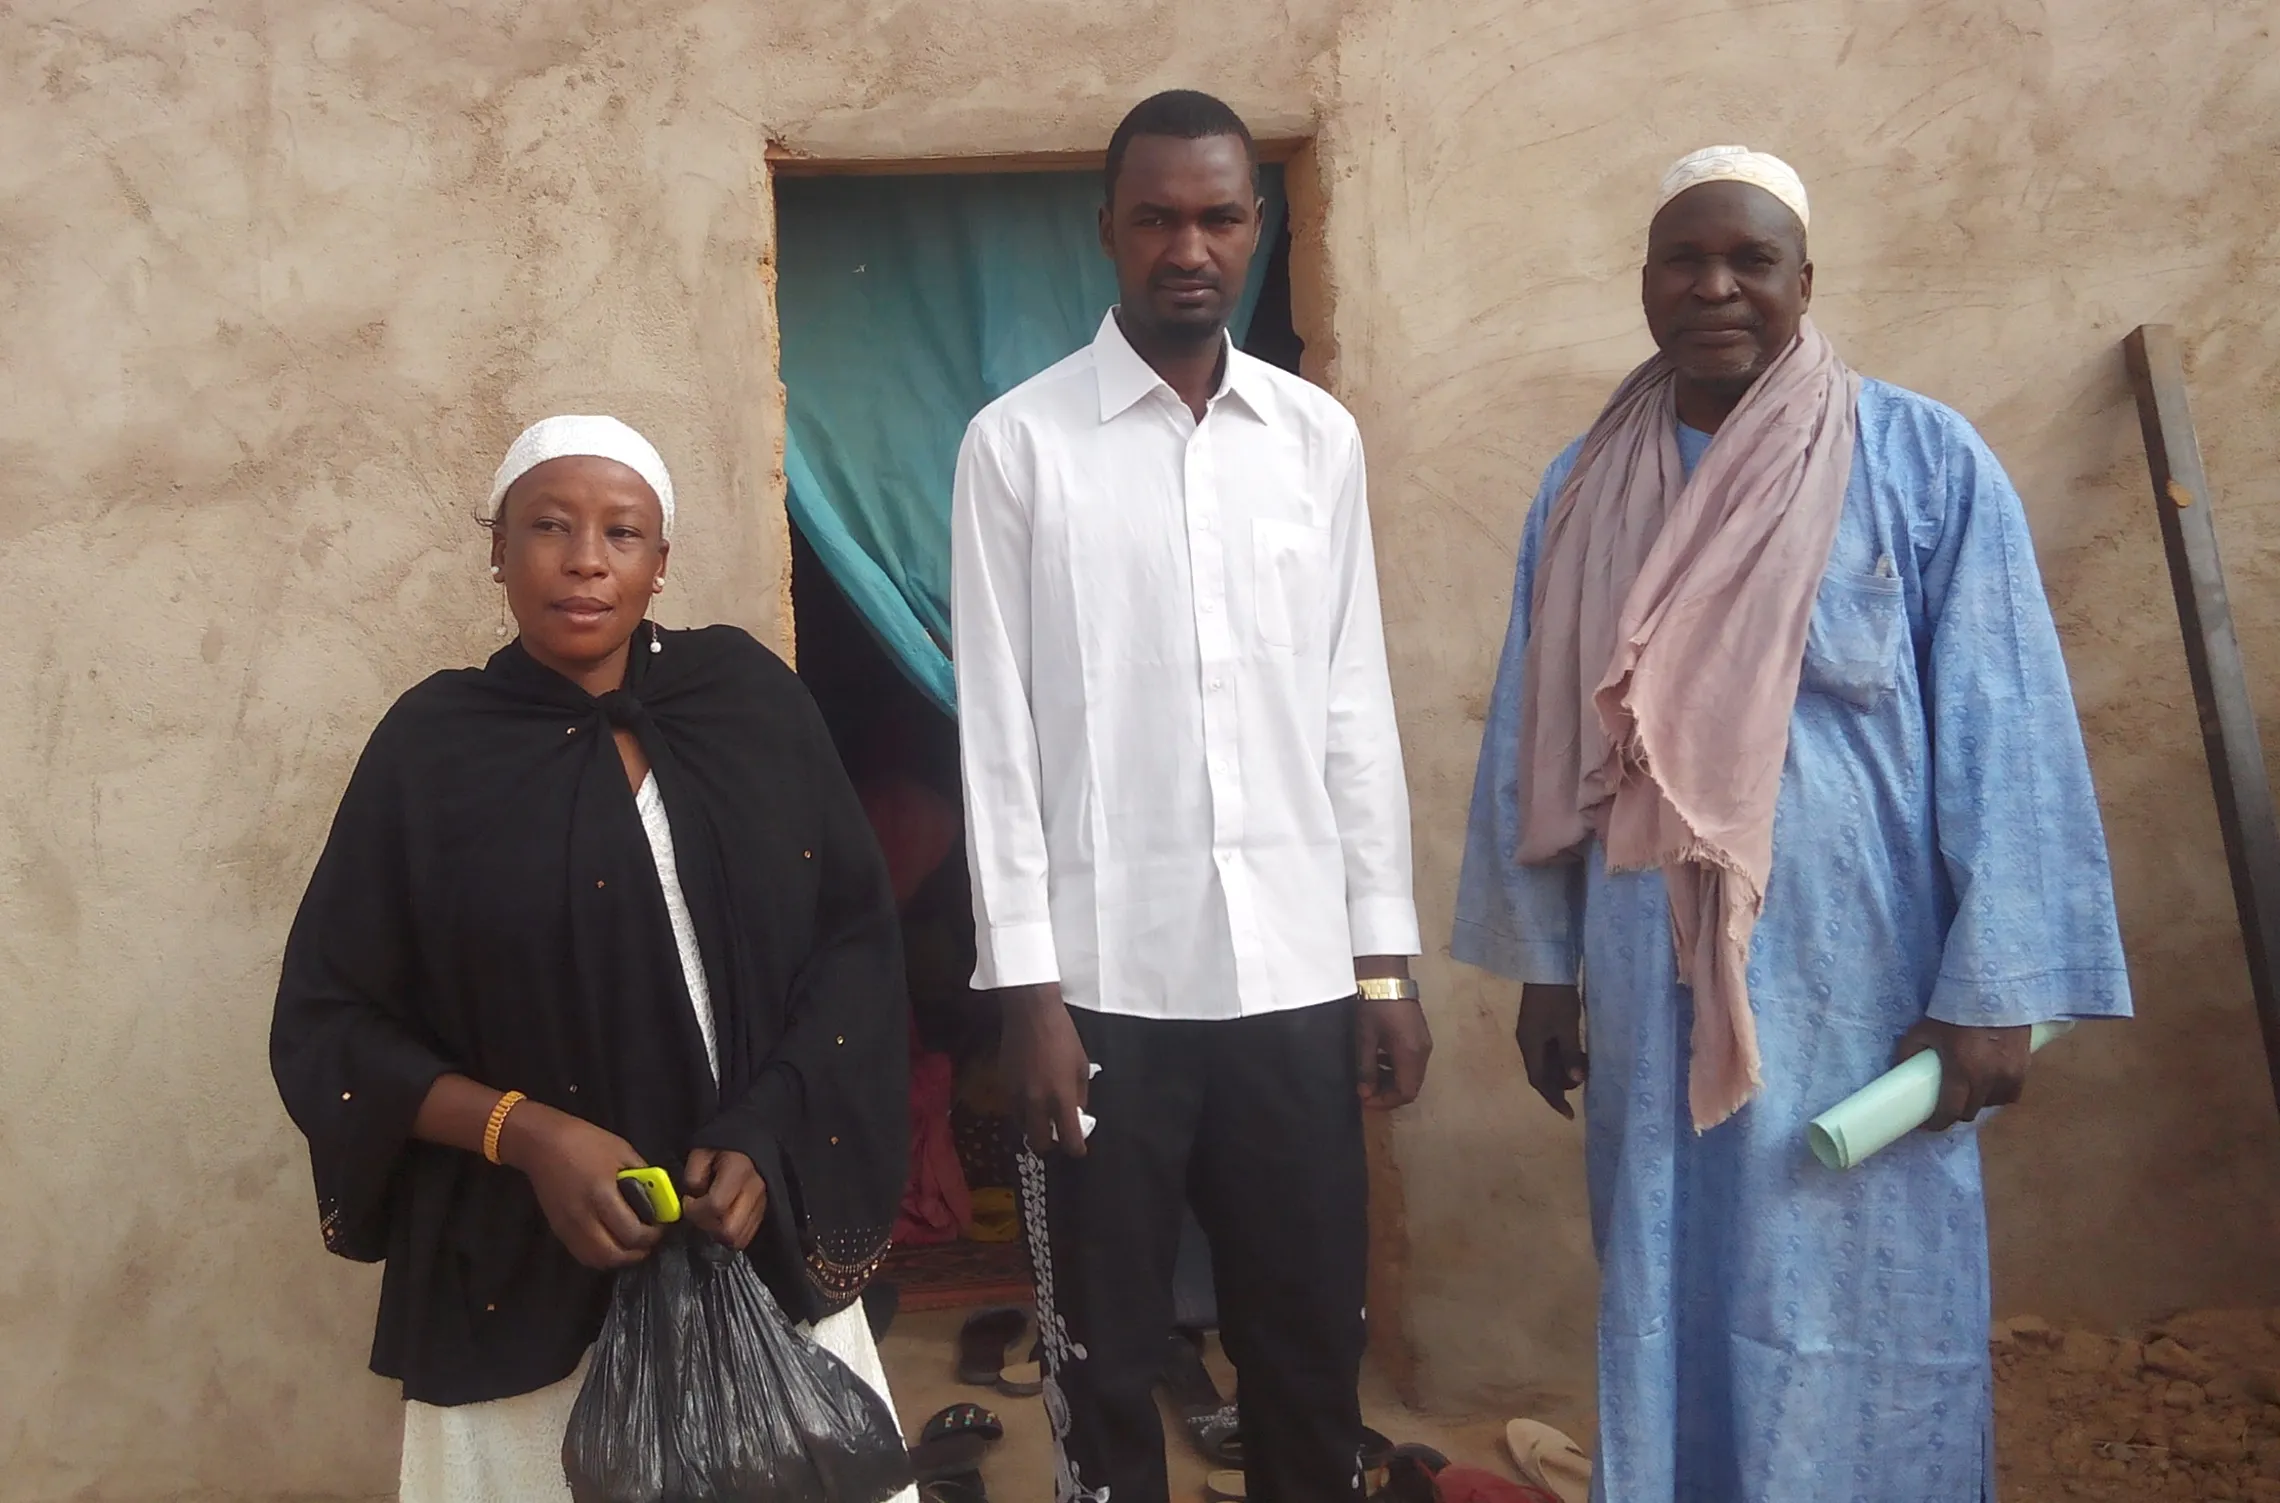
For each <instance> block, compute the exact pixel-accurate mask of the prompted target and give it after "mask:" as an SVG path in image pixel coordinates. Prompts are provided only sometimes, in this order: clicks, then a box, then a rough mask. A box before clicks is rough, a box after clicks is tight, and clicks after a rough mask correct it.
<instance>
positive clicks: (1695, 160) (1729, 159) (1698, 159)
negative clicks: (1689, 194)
mask: <svg viewBox="0 0 2280 1503" xmlns="http://www.w3.org/2000/svg"><path fill="white" fill-rule="evenodd" d="M1704 183H1748V184H1749V185H1750V186H1751V187H1753V188H1763V189H1764V190H1765V191H1766V192H1768V193H1770V194H1772V195H1773V196H1774V197H1775V198H1778V199H1780V200H1781V201H1782V203H1783V204H1784V205H1786V206H1787V207H1788V209H1789V212H1790V213H1792V214H1795V215H1796V216H1797V222H1798V223H1799V224H1801V225H1805V226H1807V227H1810V226H1811V225H1812V223H1813V215H1812V211H1811V210H1810V208H1808V207H1807V205H1806V202H1805V180H1804V179H1803V178H1801V177H1799V176H1798V175H1797V169H1795V168H1794V167H1791V166H1790V165H1789V164H1788V163H1787V162H1784V161H1783V160H1782V159H1781V158H1779V157H1777V156H1774V155H1772V154H1771V153H1769V152H1763V151H1752V150H1750V149H1749V148H1748V147H1747V146H1705V147H1703V148H1702V149H1701V150H1700V151H1697V152H1692V153H1689V154H1688V155H1686V156H1683V157H1680V158H1679V159H1678V160H1677V161H1676V162H1675V163H1673V164H1672V166H1671V169H1670V171H1668V172H1666V173H1664V174H1663V180H1662V193H1661V195H1660V196H1659V197H1658V198H1656V200H1655V212H1656V213H1658V214H1659V213H1661V212H1662V209H1663V205H1665V204H1667V203H1669V202H1670V201H1671V200H1672V199H1674V198H1676V197H1678V195H1680V194H1681V193H1684V192H1685V191H1686V190H1687V189H1689V188H1699V187H1701V186H1702V185H1703V184H1704Z"/></svg>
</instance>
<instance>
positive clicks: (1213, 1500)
mask: <svg viewBox="0 0 2280 1503" xmlns="http://www.w3.org/2000/svg"><path fill="white" fill-rule="evenodd" d="M1245 1487H1246V1484H1245V1481H1244V1478H1243V1474H1242V1473H1241V1472H1213V1473H1212V1474H1211V1475H1210V1476H1208V1477H1206V1478H1204V1479H1203V1495H1204V1497H1205V1498H1206V1499H1208V1500H1209V1503H1245V1500H1246V1499H1247V1498H1249V1497H1250V1493H1249V1492H1247V1491H1246V1490H1245Z"/></svg>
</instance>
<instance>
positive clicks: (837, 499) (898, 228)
mask: <svg viewBox="0 0 2280 1503" xmlns="http://www.w3.org/2000/svg"><path fill="white" fill-rule="evenodd" d="M1262 178H1263V181H1262V186H1263V188H1264V191H1265V197H1266V200H1267V211H1268V219H1267V223H1266V226H1265V228H1264V232H1263V234H1262V235H1261V238H1260V253H1259V255H1258V257H1257V258H1256V259H1255V260H1254V261H1253V262H1252V265H1251V279H1250V285H1249V286H1248V287H1247V288H1246V289H1245V290H1244V295H1243V299H1242V302H1241V303H1240V305H1239V307H1238V310H1237V315H1236V319H1235V325H1234V333H1235V337H1236V339H1237V340H1238V341H1240V340H1241V339H1242V338H1243V336H1244V335H1245V333H1246V332H1247V331H1248V330H1249V328H1250V321H1251V312H1252V310H1253V308H1254V307H1256V305H1257V303H1258V296H1259V285H1260V282H1261V281H1262V280H1263V278H1264V276H1265V273H1266V266H1267V251H1268V248H1269V247H1271V246H1272V245H1273V244H1274V242H1275V237H1276V236H1277V235H1278V234H1279V232H1280V230H1281V227H1282V215H1283V197H1282V179H1281V174H1280V172H1279V170H1277V169H1273V168H1269V169H1266V170H1265V172H1264V173H1263V174H1262ZM1099 206H1100V178H1099V176H1098V175H1097V174H1094V173H1064V172H1051V173H995V174H943V175H938V176H925V177H819V178H788V179H785V180H783V181H781V182H779V183H778V184H777V185H776V216H777V224H776V241H777V253H776V271H777V287H776V309H777V322H778V325H779V328H780V329H781V338H782V352H783V375H784V388H785V393H786V411H787V432H786V435H785V441H784V474H785V479H786V481H787V482H788V486H789V491H788V495H787V504H788V505H789V507H790V509H791V514H792V521H793V524H794V525H796V526H797V527H798V528H799V529H800V532H801V533H802V534H803V535H804V536H805V537H806V538H807V541H808V543H809V545H810V546H811V547H813V548H814V549H815V552H816V556H817V557H818V558H820V559H821V560H822V561H823V565H824V567H825V568H826V569H827V570H829V571H830V574H831V577H832V580H833V582H834V583H836V584H837V585H838V586H839V588H840V590H841V591H843V592H844V593H845V594H846V596H847V598H848V600H849V601H850V602H852V603H853V605H854V606H855V609H856V611H857V612H858V613H859V614H860V615H861V616H862V618H863V620H864V622H865V624H866V625H868V626H869V627H870V629H871V631H872V632H873V633H874V634H875V635H876V636H877V637H878V640H879V642H880V643H881V645H882V646H884V647H885V648H886V649H887V653H888V655H889V656H890V657H892V658H893V659H894V661H895V663H896V665H897V666H898V667H900V668H901V669H902V671H903V672H904V673H905V674H906V675H908V676H909V678H910V680H911V682H912V683H914V684H916V685H917V686H918V687H919V689H920V690H921V691H923V692H924V693H925V694H926V696H927V698H929V699H930V700H932V701H933V702H934V703H935V704H936V705H938V706H940V707H941V708H942V709H943V710H944V711H953V710H954V691H953V688H952V679H951V673H950V653H949V649H950V478H951V471H952V469H953V468H954V467H955V465H956V463H957V458H958V442H959V440H960V439H961V438H962V437H963V436H964V435H965V431H966V423H967V421H968V420H969V419H971V418H972V417H973V415H974V414H975V413H977V412H979V411H980V410H981V409H982V408H983V407H985V406H987V405H988V404H989V403H990V402H991V401H993V400H995V399H996V398H997V397H999V396H1001V395H1003V394H1004V393H1005V392H1007V391H1010V390H1011V389H1012V388H1014V387H1015V386H1018V385H1020V384H1021V383H1022V382H1023V381H1026V380H1028V379H1029V378H1030V377H1031V376H1033V375H1035V374H1037V372H1039V371H1041V370H1043V369H1045V367H1047V366H1049V365H1051V364H1052V363H1053V362H1054V361H1056V360H1059V359H1060V358H1061V357H1062V356H1064V355H1067V354H1069V353H1070V352H1071V351H1073V350H1076V349H1078V348H1080V347H1081V346H1083V345H1085V344H1087V343H1089V342H1090V341H1091V340H1092V337H1093V334H1094V332H1095V331H1096V330H1097V329H1098V327H1099V325H1100V320H1101V317H1102V315H1104V314H1105V313H1106V312H1107V311H1108V309H1109V307H1110V306H1111V305H1112V304H1114V303H1115V301H1116V276H1115V272H1114V269H1113V268H1112V267H1111V266H1110V265H1109V263H1108V260H1107V258H1106V257H1105V256H1103V255H1102V253H1101V249H1100V238H1099V232H1098V227H1097V218H1096V216H1097V211H1098V209H1099Z"/></svg>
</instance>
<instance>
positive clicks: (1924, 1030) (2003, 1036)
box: [1892, 1018, 2034, 1132]
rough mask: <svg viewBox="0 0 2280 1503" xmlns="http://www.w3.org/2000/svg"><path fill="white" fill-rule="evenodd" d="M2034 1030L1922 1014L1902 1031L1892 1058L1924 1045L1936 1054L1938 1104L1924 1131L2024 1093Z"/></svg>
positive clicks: (1964, 1119)
mask: <svg viewBox="0 0 2280 1503" xmlns="http://www.w3.org/2000/svg"><path fill="white" fill-rule="evenodd" d="M2033 1033H2034V1030H2033V1029H2032V1028H2028V1027H2025V1026H2021V1027H2018V1028H1964V1027H1960V1026H1958V1025H1957V1024H1954V1023H1942V1022H1939V1021H1938V1020H1937V1019H1934V1018H1926V1019H1924V1021H1922V1022H1921V1023H1918V1024H1917V1025H1916V1026H1915V1027H1913V1028H1911V1029H1909V1030H1908V1031H1907V1032H1906V1033H1905V1034H1903V1035H1901V1037H1900V1047H1899V1048H1897V1049H1895V1050H1893V1051H1892V1062H1893V1063H1894V1064H1898V1063H1900V1062H1901V1061H1902V1060H1904V1059H1907V1058H1909V1057H1910V1056H1911V1055H1916V1054H1921V1053H1923V1052H1924V1051H1925V1050H1926V1049H1931V1050H1935V1051H1937V1052H1938V1054H1939V1057H1940V1104H1939V1108H1938V1110H1936V1111H1934V1112H1933V1113H1932V1120H1931V1121H1929V1122H1926V1123H1925V1124H1924V1131H1926V1132H1945V1131H1947V1129H1949V1128H1951V1127H1953V1126H1955V1125H1956V1124H1957V1123H1958V1122H1970V1121H1973V1120H1974V1119H1976V1118H1977V1117H1978V1116H1979V1114H1980V1113H1981V1112H1983V1111H1985V1110H1987V1109H1988V1108H1989V1107H1991V1106H2009V1105H2010V1104H2011V1103H2013V1102H2015V1101H2017V1100H2018V1099H2019V1097H2020V1096H2022V1095H2024V1094H2025V1093H2026V1089H2027V1061H2028V1060H2029V1059H2031V1058H2032V1057H2033V1052H2032V1048H2031V1044H2030V1040H2031V1038H2032V1036H2033Z"/></svg>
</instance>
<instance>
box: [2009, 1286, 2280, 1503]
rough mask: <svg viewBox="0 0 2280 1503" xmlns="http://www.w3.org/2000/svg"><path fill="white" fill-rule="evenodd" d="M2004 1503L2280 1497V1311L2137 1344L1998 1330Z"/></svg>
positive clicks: (2171, 1327) (2034, 1323) (2168, 1327)
mask: <svg viewBox="0 0 2280 1503" xmlns="http://www.w3.org/2000/svg"><path fill="white" fill-rule="evenodd" d="M1995 1415H1996V1446H1997V1459H1998V1464H1999V1467H2000V1473H2001V1486H2002V1496H2003V1498H2004V1500H2005V1503H2045V1500H2050V1503H2059V1500H2071V1499H2078V1498H2079V1499H2090V1500H2112V1503H2145V1500H2149V1499H2163V1500H2167V1499H2176V1500H2178V1503H2203V1500H2217V1503H2226V1500H2250V1503H2280V1311H2273V1312H2266V1311H2238V1310H2229V1311H2200V1312H2196V1313H2194V1314H2190V1315H2183V1316H2179V1317H2178V1318H2176V1319H2175V1320H2171V1321H2167V1322H2165V1323H2163V1324H2162V1325H2161V1326H2159V1327H2158V1328H2156V1329H2154V1330H2151V1331H2147V1332H2144V1333H2142V1334H2141V1335H2140V1336H2138V1337H2135V1338H2123V1339H2117V1338H2114V1337H2108V1336H2100V1335H2095V1334H2093V1333H2091V1332H2089V1331H2082V1330H2063V1331H2062V1330H2057V1329H2054V1328H2053V1327H2051V1326H2050V1325H2049V1324H2048V1323H2047V1322H2045V1321H2042V1320H2039V1319H2036V1318H2035V1317H2033V1316H2022V1317H2019V1318H2017V1319H2013V1320H2008V1321H2004V1322H2002V1323H2000V1324H1999V1325H1998V1326H1997V1327H1996V1330H1995Z"/></svg>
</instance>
